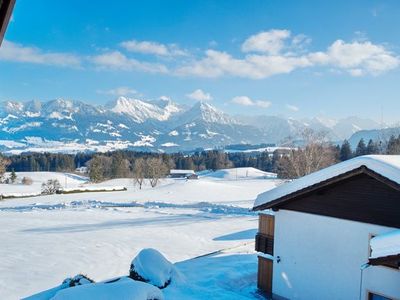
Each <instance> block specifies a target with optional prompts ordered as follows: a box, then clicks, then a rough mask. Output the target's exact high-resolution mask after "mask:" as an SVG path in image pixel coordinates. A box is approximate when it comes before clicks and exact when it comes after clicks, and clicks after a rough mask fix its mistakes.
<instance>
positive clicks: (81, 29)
mask: <svg viewBox="0 0 400 300" xmlns="http://www.w3.org/2000/svg"><path fill="white" fill-rule="evenodd" d="M108 3H109V2H108V1H96V2H94V1H75V0H69V1H50V0H48V1H44V0H42V1H41V0H38V1H35V5H34V6H33V4H32V2H31V1H28V0H19V1H17V4H16V7H15V10H14V14H13V17H12V22H11V23H10V25H9V28H8V31H7V33H6V37H5V41H4V42H3V45H2V47H1V48H0V100H11V99H12V100H23V101H26V100H31V99H41V100H50V99H54V98H59V97H61V98H67V99H76V100H83V101H86V102H90V103H98V104H104V103H106V102H108V101H110V100H113V99H114V98H116V97H117V96H118V95H127V96H130V97H139V98H144V99H157V98H159V97H160V96H167V97H170V98H172V99H173V100H174V101H177V102H179V103H186V104H192V103H194V102H195V101H198V100H204V101H210V103H212V104H213V105H215V106H217V107H219V108H221V109H223V110H224V111H226V112H229V113H232V114H268V115H270V114H272V115H285V116H291V117H295V118H302V117H314V116H327V117H334V118H338V117H345V116H350V115H358V116H361V117H370V118H374V119H376V120H380V118H381V114H382V115H383V118H384V121H386V122H399V121H400V120H399V117H398V115H399V114H398V112H399V111H400V99H399V94H400V93H399V91H400V85H399V84H398V82H399V79H400V36H399V34H398V32H397V30H396V29H397V28H400V19H399V18H398V16H399V15H400V3H399V2H398V1H368V0H366V1H365V0H364V1H255V0H254V1H184V0H182V1H114V3H113V4H112V5H111V6H109V5H108ZM94 4H96V5H94Z"/></svg>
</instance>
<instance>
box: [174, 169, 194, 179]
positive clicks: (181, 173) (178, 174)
mask: <svg viewBox="0 0 400 300" xmlns="http://www.w3.org/2000/svg"><path fill="white" fill-rule="evenodd" d="M191 176H193V177H196V178H189V177H191ZM169 177H170V178H187V179H197V175H196V173H195V172H194V170H179V169H172V170H170V171H169Z"/></svg>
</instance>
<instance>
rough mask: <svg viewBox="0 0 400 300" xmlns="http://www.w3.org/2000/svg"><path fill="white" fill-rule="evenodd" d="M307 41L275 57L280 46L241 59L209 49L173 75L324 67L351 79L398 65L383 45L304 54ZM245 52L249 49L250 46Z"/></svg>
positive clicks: (264, 74) (265, 73)
mask: <svg viewBox="0 0 400 300" xmlns="http://www.w3.org/2000/svg"><path fill="white" fill-rule="evenodd" d="M253 37H258V35H255V36H253ZM249 40H250V39H249ZM308 42H309V39H308V38H307V37H306V36H304V35H297V36H295V37H294V38H293V39H292V40H291V44H290V45H291V46H290V47H288V48H287V50H288V51H289V52H286V53H280V54H277V53H278V52H279V51H282V49H283V48H282V47H281V46H280V45H278V46H277V45H275V46H274V47H272V46H271V45H269V44H268V47H267V46H263V47H264V48H263V49H264V50H265V53H260V54H247V55H245V56H244V57H242V58H235V57H233V56H232V55H230V54H229V53H227V52H221V51H217V50H212V49H209V50H207V51H206V52H205V56H204V57H203V58H200V59H198V60H192V61H190V62H187V63H185V64H184V65H182V66H179V67H178V68H177V69H176V71H175V74H177V75H180V76H188V75H189V76H199V77H211V78H213V77H221V76H237V77H244V78H251V79H264V78H268V77H270V76H273V75H277V74H288V73H291V72H293V71H294V70H296V69H301V68H309V67H316V66H327V67H328V68H329V69H330V70H334V71H335V72H337V71H339V73H340V71H346V72H348V73H349V74H350V75H351V76H363V75H368V74H371V75H380V74H382V73H384V72H387V71H390V70H392V69H395V68H398V67H399V66H400V58H399V57H398V56H397V55H395V54H394V53H392V52H391V51H389V50H387V49H386V48H385V47H384V46H383V45H377V44H373V43H372V42H370V41H354V42H351V43H346V42H344V41H342V40H337V41H335V42H334V43H332V44H331V45H330V46H329V47H328V48H327V50H326V51H317V52H307V51H305V49H304V45H306V44H307V43H308ZM278 44H279V43H278ZM261 48H262V47H261V46H260V47H258V48H257V47H256V46H254V47H253V48H252V49H260V50H261ZM246 49H247V50H248V49H250V46H248V48H246ZM271 53H275V54H271Z"/></svg>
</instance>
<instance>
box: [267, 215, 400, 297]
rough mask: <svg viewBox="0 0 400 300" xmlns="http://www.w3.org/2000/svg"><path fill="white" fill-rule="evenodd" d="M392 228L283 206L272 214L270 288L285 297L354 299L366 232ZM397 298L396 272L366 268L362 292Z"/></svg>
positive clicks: (399, 276)
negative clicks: (273, 237) (272, 237)
mask: <svg viewBox="0 0 400 300" xmlns="http://www.w3.org/2000/svg"><path fill="white" fill-rule="evenodd" d="M395 229H396V228H390V227H384V226H377V225H371V224H365V223H360V222H353V221H347V220H342V219H336V218H331V217H324V216H319V215H313V214H306V213H300V212H294V211H288V210H279V211H278V212H276V213H275V240H274V256H275V258H277V256H279V257H280V259H281V261H280V262H279V263H277V261H276V259H275V261H274V266H273V292H274V293H275V294H277V295H279V296H283V297H286V298H288V299H307V300H309V299H324V300H329V299H334V300H340V299H349V300H350V299H351V300H355V299H359V290H360V278H361V276H360V275H361V271H360V266H361V265H363V264H365V263H366V262H367V261H368V257H369V237H370V234H374V235H377V234H381V233H386V232H389V231H392V230H395ZM368 290H369V291H372V292H375V293H378V294H382V295H385V296H387V297H392V298H394V299H400V271H398V270H394V269H390V268H386V267H381V266H376V267H374V266H371V267H369V268H367V269H365V270H364V271H363V286H362V295H361V299H362V300H366V299H367V291H368Z"/></svg>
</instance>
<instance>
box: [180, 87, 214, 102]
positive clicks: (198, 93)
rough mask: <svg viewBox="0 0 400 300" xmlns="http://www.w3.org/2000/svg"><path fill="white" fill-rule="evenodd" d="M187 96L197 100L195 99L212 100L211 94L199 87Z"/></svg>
mask: <svg viewBox="0 0 400 300" xmlns="http://www.w3.org/2000/svg"><path fill="white" fill-rule="evenodd" d="M186 96H187V97H188V98H190V99H193V100H197V101H210V100H212V99H213V98H212V96H211V95H210V94H209V93H206V92H204V91H203V90H201V89H197V90H195V91H193V92H191V93H190V94H187V95H186Z"/></svg>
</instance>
